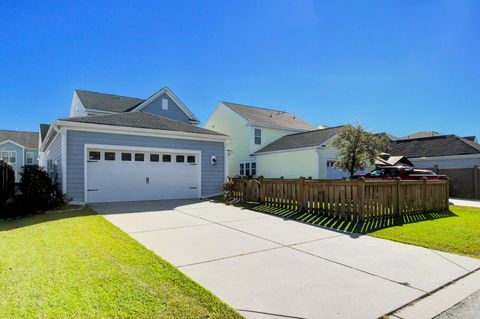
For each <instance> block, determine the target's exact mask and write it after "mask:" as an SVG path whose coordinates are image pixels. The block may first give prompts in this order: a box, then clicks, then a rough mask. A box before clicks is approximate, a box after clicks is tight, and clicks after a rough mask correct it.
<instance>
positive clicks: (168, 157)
mask: <svg viewBox="0 0 480 319" xmlns="http://www.w3.org/2000/svg"><path fill="white" fill-rule="evenodd" d="M171 161H172V155H167V154H165V155H163V156H162V162H165V163H170V162H171Z"/></svg>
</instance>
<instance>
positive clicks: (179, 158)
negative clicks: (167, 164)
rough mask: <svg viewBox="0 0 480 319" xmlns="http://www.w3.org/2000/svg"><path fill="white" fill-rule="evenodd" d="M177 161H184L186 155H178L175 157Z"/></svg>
mask: <svg viewBox="0 0 480 319" xmlns="http://www.w3.org/2000/svg"><path fill="white" fill-rule="evenodd" d="M175 161H176V162H177V163H183V162H185V156H183V155H177V156H176V158H175Z"/></svg>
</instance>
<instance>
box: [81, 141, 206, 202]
mask: <svg viewBox="0 0 480 319" xmlns="http://www.w3.org/2000/svg"><path fill="white" fill-rule="evenodd" d="M199 160H200V153H199V152H197V153H195V152H194V151H192V152H188V151H182V152H181V153H177V152H166V151H162V152H161V151H156V152H151V151H148V152H145V151H139V150H102V149H88V150H87V163H86V165H87V172H86V173H87V174H86V175H87V176H86V177H87V183H86V184H87V187H86V196H87V199H86V201H87V202H90V203H96V202H114V201H139V200H160V199H182V198H200V184H199V183H200V163H199Z"/></svg>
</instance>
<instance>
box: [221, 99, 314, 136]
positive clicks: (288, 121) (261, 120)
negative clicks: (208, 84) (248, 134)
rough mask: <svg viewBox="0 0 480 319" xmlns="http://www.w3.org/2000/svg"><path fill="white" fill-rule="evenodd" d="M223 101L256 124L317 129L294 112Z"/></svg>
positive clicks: (302, 129) (305, 129)
mask: <svg viewBox="0 0 480 319" xmlns="http://www.w3.org/2000/svg"><path fill="white" fill-rule="evenodd" d="M221 103H222V104H223V105H225V106H226V107H227V108H229V109H231V110H232V111H234V112H235V113H237V114H239V115H240V116H241V117H243V118H245V119H246V120H247V121H248V122H250V123H251V124H252V125H255V126H262V127H270V128H277V129H285V130H294V131H311V130H315V129H317V127H315V126H314V125H311V124H310V123H307V122H305V121H304V120H302V119H301V118H298V117H297V116H295V115H294V114H292V113H288V112H283V111H278V110H272V109H266V108H261V107H255V106H248V105H242V104H236V103H231V102H221Z"/></svg>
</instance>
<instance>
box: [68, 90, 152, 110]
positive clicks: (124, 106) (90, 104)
mask: <svg viewBox="0 0 480 319" xmlns="http://www.w3.org/2000/svg"><path fill="white" fill-rule="evenodd" d="M75 92H76V93H77V95H78V97H79V99H80V101H81V102H82V104H83V106H84V107H85V108H87V109H94V110H101V111H108V112H126V111H129V110H131V109H133V108H134V107H136V106H138V105H140V104H141V103H142V102H144V101H145V100H144V99H139V98H134V97H128V96H120V95H114V94H106V93H98V92H91V91H84V90H75Z"/></svg>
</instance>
